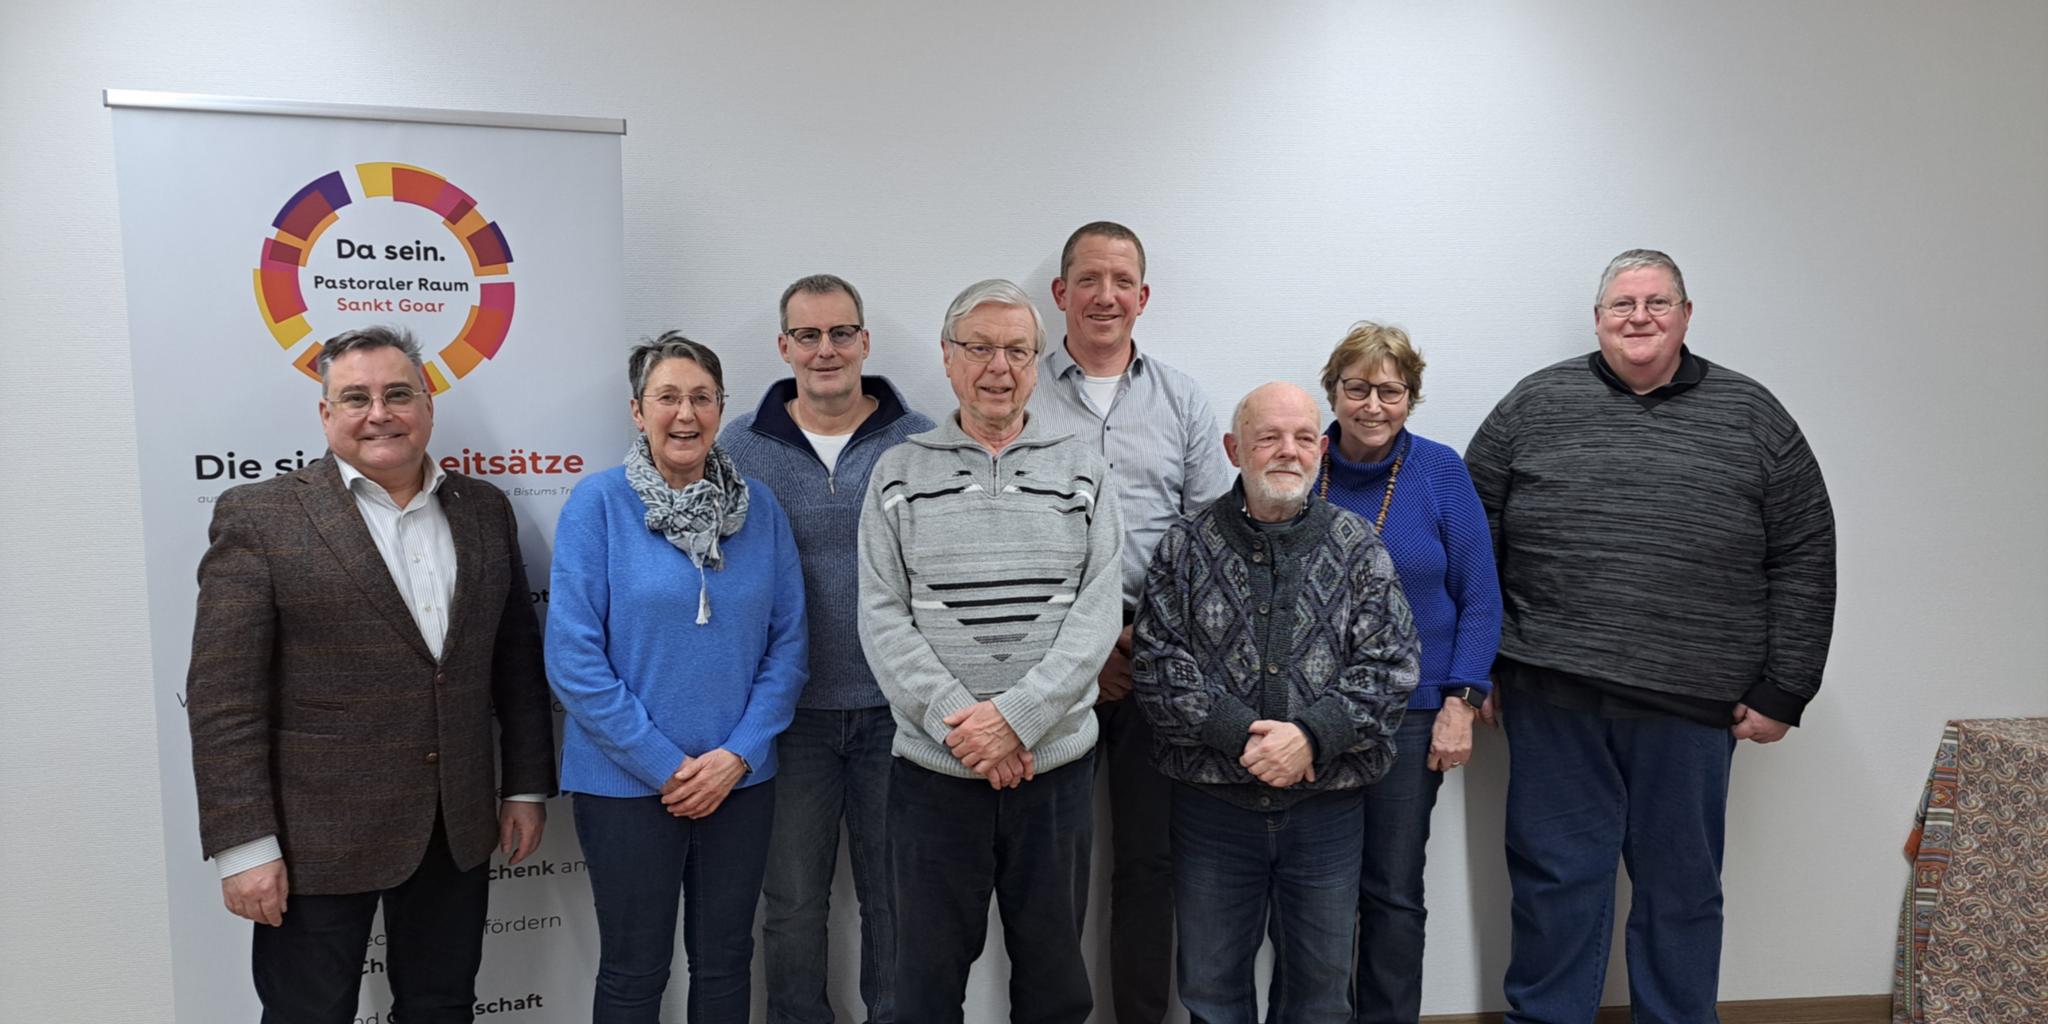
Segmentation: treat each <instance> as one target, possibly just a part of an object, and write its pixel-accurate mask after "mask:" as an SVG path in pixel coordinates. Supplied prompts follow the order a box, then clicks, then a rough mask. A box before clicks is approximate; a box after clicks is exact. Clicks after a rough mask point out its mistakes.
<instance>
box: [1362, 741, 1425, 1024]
mask: <svg viewBox="0 0 2048 1024" xmlns="http://www.w3.org/2000/svg"><path fill="white" fill-rule="evenodd" d="M1435 727H1436V712H1435V711H1434V710H1425V709H1420V708H1410V709H1408V715H1407V717H1406V718H1403V719H1402V720H1401V728H1400V729H1399V730H1398V731H1396V732H1395V733H1394V766H1393V767H1392V768H1389V769H1387V774H1386V775H1385V776H1383V777H1381V779H1380V780H1379V781H1378V782H1376V783H1374V784H1372V785H1370V786H1367V787H1365V790H1364V794H1365V795H1364V800H1363V804H1364V808H1363V809H1364V814H1363V818H1362V820H1363V821H1364V825H1365V856H1364V860H1363V862H1362V864H1361V866H1360V869H1359V874H1358V971H1357V974H1355V975H1354V976H1353V978H1352V1004H1353V1006H1354V1011H1353V1013H1352V1015H1351V1020H1352V1021H1353V1024H1415V1021H1416V1020H1417V1019H1418V1018H1419V1017H1420V1016H1421V1015H1422V939H1423V930H1424V929H1423V926H1424V923H1425V922H1426V921H1427V920H1428V918H1429V911H1428V910H1427V909H1426V908H1425V907H1424V906H1423V902H1422V867H1423V863H1424V847H1426V846H1427V845H1428V844H1429V816H1430V812H1432V811H1434V810H1435V809H1436V791H1437V787H1439V786H1441V785H1443V781H1444V773H1442V772H1435V771H1430V770H1429V736H1430V731H1431V730H1432V729H1434V728H1435Z"/></svg>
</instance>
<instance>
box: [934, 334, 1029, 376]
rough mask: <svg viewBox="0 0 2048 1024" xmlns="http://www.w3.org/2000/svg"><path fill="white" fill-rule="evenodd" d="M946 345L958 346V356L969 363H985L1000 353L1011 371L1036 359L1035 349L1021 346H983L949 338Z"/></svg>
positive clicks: (1019, 368) (975, 342)
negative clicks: (961, 356)
mask: <svg viewBox="0 0 2048 1024" xmlns="http://www.w3.org/2000/svg"><path fill="white" fill-rule="evenodd" d="M946 344H948V345H958V346H959V347H960V354H961V355H963V356H966V357H967V361H968V362H970V363H986V362H988V361H989V360H991V359H994V358H995V357H996V353H998V352H1001V353H1002V354H1003V360H1004V361H1005V362H1007V363H1009V364H1010V369H1012V370H1021V369H1023V368H1025V367H1026V366H1029V365H1031V361H1032V360H1033V359H1036V358H1038V350H1037V349H1031V348H1025V347H1024V346H1022V345H984V344H982V343H981V342H978V341H954V340H953V339H951V338H947V339H946Z"/></svg>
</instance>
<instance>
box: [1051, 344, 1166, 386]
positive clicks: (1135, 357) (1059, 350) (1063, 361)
mask: <svg viewBox="0 0 2048 1024" xmlns="http://www.w3.org/2000/svg"><path fill="white" fill-rule="evenodd" d="M1045 368H1046V369H1047V370H1050V371H1052V376H1053V379H1054V380H1065V379H1066V377H1067V374H1069V373H1072V374H1074V375H1075V376H1085V374H1083V373H1082V371H1081V364H1080V363H1077V362H1075V361H1074V355H1073V353H1071V352H1068V351H1067V339H1066V338H1065V337H1061V338H1060V343H1059V344H1057V345H1054V346H1053V347H1052V348H1051V349H1050V350H1048V351H1047V352H1046V353H1045ZM1125 372H1127V373H1129V374H1130V375H1131V378H1132V379H1133V380H1135V379H1137V378H1138V377H1141V376H1143V375H1144V373H1145V353H1144V351H1143V350H1142V349H1140V348H1138V339H1136V338H1132V339H1131V365H1130V366H1128V367H1126V368H1125Z"/></svg>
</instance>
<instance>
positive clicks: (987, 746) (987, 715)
mask: <svg viewBox="0 0 2048 1024" xmlns="http://www.w3.org/2000/svg"><path fill="white" fill-rule="evenodd" d="M943 721H944V722H945V723H946V724H947V725H949V726H952V727H953V731H951V732H949V733H947V734H946V749H947V750H948V751H949V752H951V753H952V755H953V757H954V758H955V759H957V760H958V761H959V762H960V763H961V764H964V765H966V766H967V770H968V771H971V772H973V773H974V774H976V775H979V776H981V777H982V778H984V779H987V780H988V784H989V788H991V789H1015V788H1017V787H1018V786H1019V785H1022V784H1023V783H1026V782H1029V781H1030V780H1031V779H1032V778H1033V777H1034V776H1036V775H1037V774H1038V768H1037V762H1036V761H1035V760H1034V759H1033V758H1032V756H1031V751H1030V750H1028V749H1026V748H1025V746H1024V741H1023V740H1021V739H1018V738H1017V732H1016V730H1014V729H1011V728H1010V722H1009V719H1006V718H1004V717H1003V713H1002V712H1001V711H998V710H996V705H995V702H994V701H986V700H984V701H976V702H975V703H973V704H969V705H967V706H966V707H964V708H961V709H960V710H958V711H955V712H953V713H952V714H950V715H947V716H946V717H945V718H944V719H943Z"/></svg>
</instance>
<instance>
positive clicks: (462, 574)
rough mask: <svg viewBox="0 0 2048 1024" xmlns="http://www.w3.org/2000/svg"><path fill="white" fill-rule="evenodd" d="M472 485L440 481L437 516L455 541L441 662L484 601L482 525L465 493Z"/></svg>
mask: <svg viewBox="0 0 2048 1024" xmlns="http://www.w3.org/2000/svg"><path fill="white" fill-rule="evenodd" d="M471 486H472V485H471V484H470V483H468V482H467V481H458V480H455V479H453V478H450V479H444V480H442V481H441V491H440V498H441V514H442V515H444V516H446V517H447V519H448V535H449V536H450V537H452V538H453V539H454V541H455V599H454V600H453V601H451V602H450V603H449V605H448V636H447V637H446V638H445V639H443V640H442V641H441V660H442V661H447V660H448V655H449V654H451V653H453V651H454V650H455V645H456V644H457V643H459V642H460V638H462V637H464V636H467V635H468V634H469V620H470V618H471V617H472V616H474V615H475V614H476V613H477V608H478V607H480V606H481V605H482V604H484V603H486V602H487V601H488V596H487V595H484V594H481V593H478V588H479V587H481V586H482V585H483V583H482V578H483V560H484V556H483V546H484V534H483V530H484V524H483V520H482V517H481V516H480V515H479V514H478V513H479V508H478V506H477V503H476V502H475V501H474V500H472V496H471V495H469V494H467V493H465V492H466V491H467V490H468V489H469V488H470V487H471Z"/></svg>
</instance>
